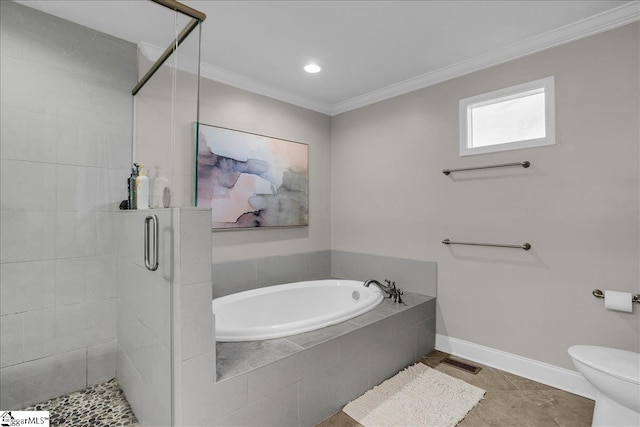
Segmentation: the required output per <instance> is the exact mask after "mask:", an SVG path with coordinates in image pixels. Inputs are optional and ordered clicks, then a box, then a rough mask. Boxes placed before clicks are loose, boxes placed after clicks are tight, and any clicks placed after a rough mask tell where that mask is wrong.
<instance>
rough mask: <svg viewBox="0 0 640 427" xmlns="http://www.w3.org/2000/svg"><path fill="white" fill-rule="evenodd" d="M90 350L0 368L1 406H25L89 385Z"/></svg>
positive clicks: (11, 407) (17, 407)
mask: <svg viewBox="0 0 640 427" xmlns="http://www.w3.org/2000/svg"><path fill="white" fill-rule="evenodd" d="M86 370H87V359H86V351H85V350H84V349H82V350H76V351H72V352H68V353H62V354H57V355H55V356H51V357H45V358H43V359H38V360H34V361H32V362H27V363H22V364H19V365H14V366H9V367H6V368H1V369H0V383H2V394H0V406H2V408H3V409H14V410H16V409H21V408H24V407H26V406H28V405H31V404H34V403H38V402H42V401H44V400H47V399H50V398H52V397H56V396H59V395H60V393H62V394H65V393H70V392H72V391H76V390H80V389H82V388H84V387H86V384H87V379H86Z"/></svg>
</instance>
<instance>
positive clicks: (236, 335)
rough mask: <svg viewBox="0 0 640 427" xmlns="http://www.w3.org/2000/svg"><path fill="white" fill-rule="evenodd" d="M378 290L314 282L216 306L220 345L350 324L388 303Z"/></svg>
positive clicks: (351, 282)
mask: <svg viewBox="0 0 640 427" xmlns="http://www.w3.org/2000/svg"><path fill="white" fill-rule="evenodd" d="M383 298H384V297H383V294H382V291H381V290H380V289H379V288H378V287H377V286H375V285H372V286H369V287H368V288H365V287H364V286H363V282H359V281H356V280H314V281H309V282H297V283H289V284H286V285H277V286H269V287H266V288H260V289H254V290H251V291H245V292H239V293H237V294H232V295H227V296H224V297H220V298H216V299H214V300H213V303H212V306H213V313H214V314H215V316H216V340H217V341H255V340H264V339H271V338H279V337H284V336H287V335H295V334H300V333H302V332H308V331H313V330H316V329H320V328H324V327H325V326H329V325H335V324H336V323H340V322H344V321H345V320H348V319H351V318H352V317H355V316H359V315H361V314H363V313H366V312H367V311H369V310H371V309H372V308H374V307H375V306H377V305H378V304H380V302H381V301H382V300H383Z"/></svg>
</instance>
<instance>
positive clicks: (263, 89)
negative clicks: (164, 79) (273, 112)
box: [138, 42, 331, 115]
mask: <svg viewBox="0 0 640 427" xmlns="http://www.w3.org/2000/svg"><path fill="white" fill-rule="evenodd" d="M138 50H139V51H140V53H141V54H142V55H143V56H144V57H145V58H147V59H148V60H150V61H156V60H157V59H158V58H159V57H160V55H161V54H162V52H164V49H161V48H159V47H157V46H154V45H152V44H149V43H147V42H140V43H138ZM177 62H178V69H180V70H182V71H187V72H189V73H192V74H197V73H198V62H197V61H196V60H195V59H193V58H191V57H188V56H186V55H180V54H178V57H177ZM200 76H201V77H204V78H206V79H209V80H214V81H216V82H219V83H223V84H226V85H228V86H233V87H236V88H238V89H242V90H246V91H249V92H253V93H257V94H258V95H263V96H267V97H269V98H273V99H277V100H279V101H283V102H286V103H288V104H293V105H296V106H298V107H302V108H306V109H308V110H313V111H317V112H318V113H322V114H327V115H330V114H331V106H330V105H329V104H325V103H322V102H317V101H314V100H312V99H308V98H305V97H302V96H299V95H296V94H294V93H291V92H288V91H286V90H283V89H280V88H278V87H275V86H272V85H269V84H266V83H262V82H259V81H257V80H254V79H252V78H249V77H246V76H243V75H241V74H237V73H234V72H232V71H228V70H225V69H223V68H219V67H216V66H213V65H211V64H207V63H205V62H201V63H200Z"/></svg>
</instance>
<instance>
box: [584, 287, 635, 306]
mask: <svg viewBox="0 0 640 427" xmlns="http://www.w3.org/2000/svg"><path fill="white" fill-rule="evenodd" d="M592 293H593V296H594V297H596V298H604V292H602V291H601V290H600V289H594V290H593V292H592ZM631 302H637V303H640V294H635V295H632V296H631Z"/></svg>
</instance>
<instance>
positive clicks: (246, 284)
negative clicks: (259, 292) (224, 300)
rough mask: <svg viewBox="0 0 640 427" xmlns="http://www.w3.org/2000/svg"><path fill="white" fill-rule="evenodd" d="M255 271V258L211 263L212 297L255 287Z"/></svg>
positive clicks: (256, 280)
mask: <svg viewBox="0 0 640 427" xmlns="http://www.w3.org/2000/svg"><path fill="white" fill-rule="evenodd" d="M257 271H258V270H257V260H255V259H250V260H244V261H231V262H221V263H216V264H212V265H211V278H212V281H213V297H214V298H218V297H223V296H225V295H229V294H234V293H236V292H242V291H246V290H249V289H255V288H257V287H258V285H257V283H258V277H257V274H258V273H257Z"/></svg>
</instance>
